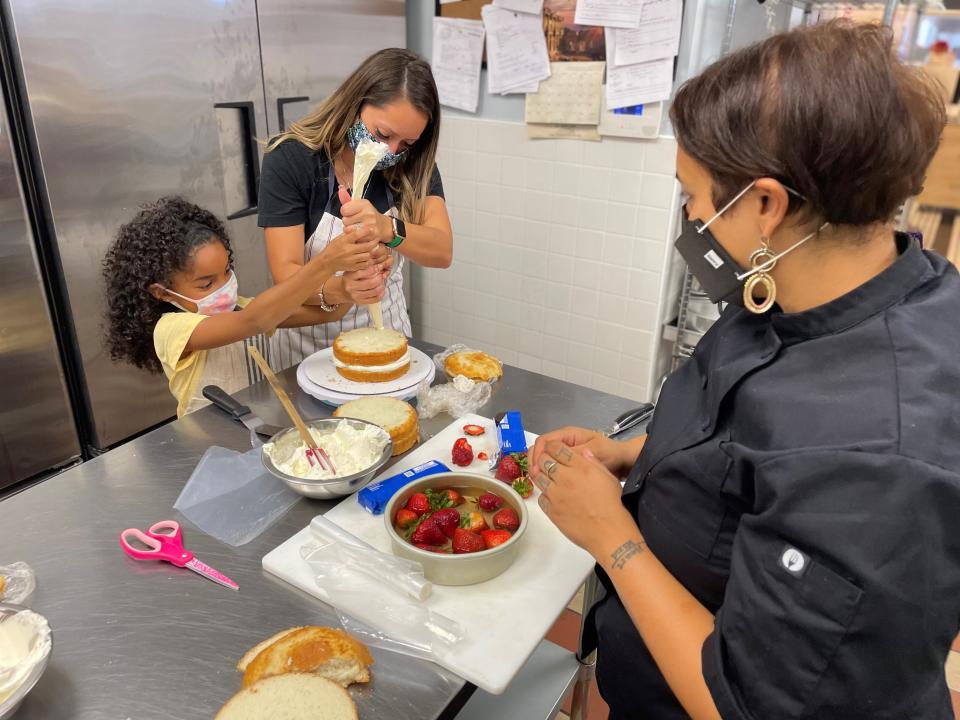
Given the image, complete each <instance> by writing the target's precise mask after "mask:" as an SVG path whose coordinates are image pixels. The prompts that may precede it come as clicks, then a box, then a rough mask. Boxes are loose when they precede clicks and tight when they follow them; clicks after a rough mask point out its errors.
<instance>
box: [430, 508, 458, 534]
mask: <svg viewBox="0 0 960 720" xmlns="http://www.w3.org/2000/svg"><path fill="white" fill-rule="evenodd" d="M430 521H431V522H432V523H433V524H434V525H436V526H437V527H438V528H440V530H441V532H443V534H444V535H446V536H447V537H448V538H449V537H453V531H454V530H456V529H457V528H458V527H460V513H458V512H457V511H456V510H454V509H453V508H444V509H443V510H437V511H436V512H435V513H434V514H433V515H431V516H430Z"/></svg>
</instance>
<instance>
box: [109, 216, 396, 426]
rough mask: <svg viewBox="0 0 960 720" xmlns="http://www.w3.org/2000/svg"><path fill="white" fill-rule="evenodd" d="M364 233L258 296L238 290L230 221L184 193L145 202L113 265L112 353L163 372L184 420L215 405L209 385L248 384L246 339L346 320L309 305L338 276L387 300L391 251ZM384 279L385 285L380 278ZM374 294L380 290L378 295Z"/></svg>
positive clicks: (123, 234)
mask: <svg viewBox="0 0 960 720" xmlns="http://www.w3.org/2000/svg"><path fill="white" fill-rule="evenodd" d="M378 246H379V243H378V242H377V240H376V239H375V238H373V236H372V234H371V233H370V232H369V231H367V230H365V229H360V230H358V231H353V232H351V233H349V235H342V236H340V237H338V238H336V239H335V240H333V241H332V242H331V243H330V244H329V245H327V246H326V247H325V248H324V250H323V252H322V253H320V254H319V255H317V256H316V257H314V258H313V259H312V260H310V262H308V263H306V264H305V265H304V266H303V268H302V269H301V270H299V271H298V272H297V273H296V274H295V275H293V276H291V277H289V278H287V279H286V280H284V281H283V282H281V283H278V284H277V285H274V286H273V287H271V288H269V289H267V290H265V291H264V292H262V293H261V294H259V295H258V296H257V297H255V298H252V299H251V298H245V297H241V296H240V295H238V293H237V274H236V272H235V271H234V268H233V250H232V249H231V247H230V239H229V237H228V236H227V232H226V230H225V229H224V227H223V223H221V222H220V220H218V219H217V217H216V216H215V215H213V214H212V213H210V212H208V211H206V210H204V209H203V208H200V207H198V206H196V205H194V204H192V203H189V202H187V201H186V200H184V199H183V198H179V197H166V198H162V199H160V200H158V201H157V202H155V203H151V204H148V205H146V206H144V207H143V208H142V209H141V210H140V212H139V213H138V214H137V215H136V217H134V218H133V220H131V221H130V222H128V223H126V224H125V225H123V226H122V227H121V228H120V230H119V232H118V234H117V237H116V239H115V240H114V242H113V244H112V246H111V247H110V249H109V250H108V251H107V254H106V257H105V258H104V261H103V278H104V281H105V283H106V287H107V312H106V319H107V347H108V349H109V351H110V356H111V357H112V358H113V359H114V360H118V361H123V362H128V363H131V364H133V365H135V366H137V367H139V368H143V369H145V370H148V371H151V372H155V373H158V372H160V371H161V370H162V371H163V372H164V373H165V374H166V376H167V378H168V380H169V382H170V392H171V393H173V396H174V397H175V398H176V400H177V416H178V417H180V416H183V415H184V414H186V413H189V412H192V411H194V410H196V409H198V408H200V407H203V406H204V405H207V404H208V402H207V401H206V399H204V398H203V396H202V395H201V392H200V391H201V390H202V388H203V387H205V386H206V385H219V386H220V387H222V388H223V389H225V390H226V391H227V392H235V391H236V390H240V389H242V388H244V387H246V386H247V385H248V374H247V354H246V350H245V347H244V345H245V343H244V341H245V340H248V339H250V338H253V337H254V336H256V335H258V334H260V333H269V332H272V331H273V329H274V328H277V327H301V326H304V325H315V324H317V323H323V322H331V321H334V320H339V319H340V318H341V317H343V315H344V314H345V313H346V312H347V310H349V308H350V305H349V304H348V303H343V304H341V305H339V306H337V308H336V309H335V311H333V312H325V311H323V310H321V309H320V308H319V307H317V306H315V305H304V304H303V303H304V302H305V301H306V300H308V299H309V298H311V297H312V296H314V295H316V294H317V293H319V294H320V295H321V299H322V295H323V286H324V283H325V282H326V281H327V279H328V278H330V277H331V276H333V275H334V274H335V273H336V272H338V271H343V272H347V271H351V272H356V271H359V272H360V274H361V275H363V276H367V275H369V276H370V280H371V281H373V282H370V283H367V286H368V287H377V286H378V288H379V289H375V290H373V291H370V292H368V294H367V295H366V296H364V297H362V298H361V297H355V298H353V299H354V300H355V301H356V302H364V303H367V302H374V301H376V300H377V299H379V298H378V297H377V296H378V294H379V295H380V296H382V293H383V282H382V278H383V276H384V274H385V273H386V272H388V271H389V262H390V260H389V255H387V254H383V253H378V251H377V249H378ZM376 279H379V280H380V282H379V284H378V283H377V282H375V280H376ZM371 293H372V294H371Z"/></svg>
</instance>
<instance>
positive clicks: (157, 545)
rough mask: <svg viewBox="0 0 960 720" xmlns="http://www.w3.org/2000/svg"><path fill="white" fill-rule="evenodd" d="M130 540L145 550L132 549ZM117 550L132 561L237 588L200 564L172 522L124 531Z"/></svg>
mask: <svg viewBox="0 0 960 720" xmlns="http://www.w3.org/2000/svg"><path fill="white" fill-rule="evenodd" d="M131 540H137V541H138V542H140V543H142V544H143V545H146V547H147V549H146V550H142V549H140V548H138V547H135V546H134V545H133V544H132V543H131V542H130V541H131ZM120 547H121V548H123V551H124V552H125V553H126V554H127V555H129V556H130V557H132V558H133V559H134V560H164V561H166V562H168V563H173V564H174V565H176V566H177V567H185V568H189V569H190V570H193V571H194V572H195V573H198V574H200V575H203V576H204V577H205V578H207V579H208V580H213V581H214V582H215V583H220V584H221V585H225V586H226V587H228V588H230V589H231V590H239V589H240V586H239V585H237V584H236V583H235V582H234V581H233V580H231V579H230V578H228V577H227V576H226V575H224V574H223V573H221V572H218V571H217V570H214V569H213V568H212V567H210V566H209V565H207V564H206V563H203V562H200V560H198V559H197V558H195V557H194V556H193V553H192V552H190V551H189V550H187V549H186V548H185V547H184V546H183V531H182V530H180V523H178V522H177V521H176V520H161V521H160V522H158V523H154V524H153V525H151V526H150V527H149V528H148V529H147V531H146V532H143V531H142V530H138V529H137V528H127V529H126V530H124V531H123V532H122V533H120Z"/></svg>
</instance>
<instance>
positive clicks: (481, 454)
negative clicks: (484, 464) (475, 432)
mask: <svg viewBox="0 0 960 720" xmlns="http://www.w3.org/2000/svg"><path fill="white" fill-rule="evenodd" d="M489 459H490V456H489V455H487V454H486V453H485V452H478V453H477V460H489Z"/></svg>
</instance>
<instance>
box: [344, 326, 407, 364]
mask: <svg viewBox="0 0 960 720" xmlns="http://www.w3.org/2000/svg"><path fill="white" fill-rule="evenodd" d="M407 350H408V346H407V338H406V336H405V335H404V334H403V333H401V332H397V331H396V330H391V329H390V328H384V329H383V330H377V329H376V328H371V327H364V328H356V329H355V330H348V331H347V332H344V333H340V334H339V335H338V336H337V339H336V340H334V341H333V357H334V359H335V360H339V361H340V362H341V363H343V364H344V365H387V364H389V363H392V362H396V361H397V360H400V359H401V358H402V357H403V356H404V355H406V354H407Z"/></svg>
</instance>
